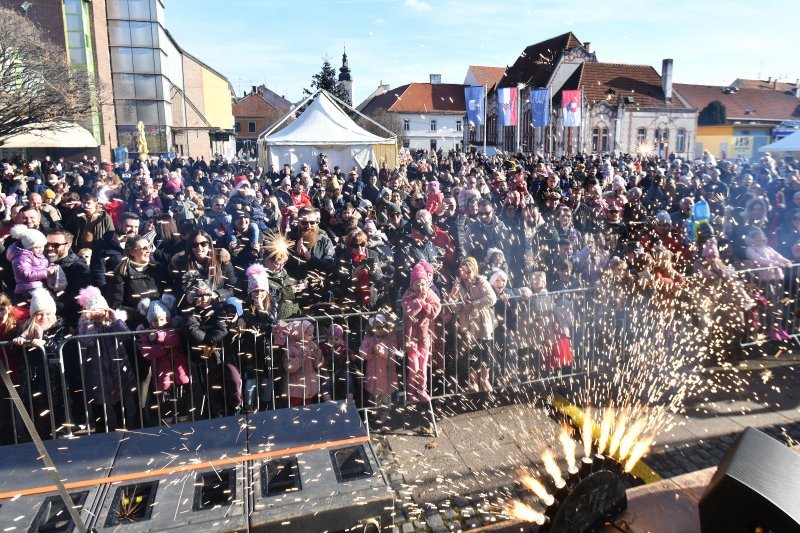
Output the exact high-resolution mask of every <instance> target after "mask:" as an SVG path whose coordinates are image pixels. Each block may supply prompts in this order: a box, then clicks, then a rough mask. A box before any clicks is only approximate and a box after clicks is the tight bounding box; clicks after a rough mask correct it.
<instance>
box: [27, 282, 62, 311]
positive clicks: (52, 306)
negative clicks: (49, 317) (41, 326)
mask: <svg viewBox="0 0 800 533" xmlns="http://www.w3.org/2000/svg"><path fill="white" fill-rule="evenodd" d="M39 311H49V312H50V313H53V314H56V301H55V300H54V299H53V296H52V295H51V294H50V291H48V290H47V289H42V288H39V289H33V290H32V291H31V306H30V314H31V316H33V315H35V314H36V313H38V312H39Z"/></svg>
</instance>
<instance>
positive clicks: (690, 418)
mask: <svg viewBox="0 0 800 533" xmlns="http://www.w3.org/2000/svg"><path fill="white" fill-rule="evenodd" d="M733 372H734V373H735V376H736V379H735V380H734V381H735V382H736V386H735V387H734V386H727V385H725V383H724V379H723V380H722V383H723V384H722V386H720V387H714V388H712V389H711V390H712V391H713V392H709V393H707V394H704V396H703V397H702V398H696V399H694V401H693V403H692V402H690V403H689V404H688V405H687V407H686V410H685V413H683V414H682V415H680V416H678V417H676V419H675V423H674V425H673V426H672V427H669V428H667V429H666V430H665V431H664V432H663V435H662V436H660V437H659V441H658V442H657V443H656V444H655V446H654V449H653V451H652V452H651V454H650V455H649V456H647V457H646V458H645V459H644V462H645V463H646V464H647V465H648V466H649V467H650V468H652V469H653V470H655V471H656V472H657V473H658V474H659V475H661V476H662V477H664V478H669V477H674V476H677V475H679V474H684V473H689V472H694V471H697V470H701V469H704V468H708V467H713V466H716V465H717V464H718V463H719V461H720V459H721V458H722V456H723V454H724V453H725V451H726V450H727V449H728V447H729V446H730V445H731V444H732V443H733V442H734V440H735V439H736V437H737V436H738V434H739V433H741V431H743V430H744V428H745V427H748V426H753V427H757V428H759V429H761V430H762V431H765V432H766V433H768V434H769V435H771V436H773V437H774V438H776V439H777V440H779V441H781V442H785V443H787V444H789V445H796V444H797V443H798V442H800V364H796V363H795V364H792V363H791V362H786V361H777V360H769V359H762V360H758V361H751V362H748V363H745V364H742V365H741V366H740V367H738V368H736V369H735V370H734V371H733ZM568 389H569V388H568ZM562 392H566V395H567V396H569V394H568V391H562ZM543 398H546V389H544V388H543V389H541V390H529V391H527V392H525V393H520V394H518V395H516V396H514V397H503V396H499V395H498V396H493V397H491V398H490V399H488V398H482V399H471V400H470V401H469V402H456V401H446V402H441V403H439V404H437V406H438V407H437V421H438V430H439V434H438V436H434V435H433V431H432V426H431V424H430V419H429V416H428V412H427V411H426V410H425V409H419V408H413V407H412V408H409V409H408V410H402V409H401V410H399V412H395V413H394V416H393V418H392V421H393V422H394V423H393V424H389V425H388V426H384V427H380V428H378V429H377V430H374V431H373V433H372V441H373V444H374V446H375V448H376V451H377V453H378V455H379V458H380V460H381V463H382V465H383V467H384V469H385V473H386V475H387V478H388V480H389V483H390V484H391V486H392V489H393V490H394V491H395V494H396V502H395V512H394V519H395V526H394V531H396V532H398V533H400V532H402V533H413V532H421V531H433V532H444V531H461V530H467V529H475V528H479V527H482V526H485V525H491V524H495V523H497V522H499V521H502V520H503V516H502V514H501V512H502V507H503V502H504V501H506V500H507V499H508V498H509V497H513V498H518V499H521V500H522V501H525V502H526V503H528V504H529V505H531V506H532V507H533V508H537V506H538V505H539V504H538V501H537V499H536V498H535V497H534V496H533V495H532V494H530V493H529V492H527V491H525V490H523V488H522V487H521V486H520V485H519V484H518V483H516V482H515V480H516V477H517V469H518V468H519V467H520V466H525V467H528V468H532V469H533V470H537V469H539V470H541V469H540V466H541V465H539V464H538V457H540V452H541V449H542V447H543V446H547V445H553V443H554V442H557V440H556V434H557V432H558V431H559V429H560V424H561V420H559V418H558V416H557V415H556V414H555V413H554V412H553V410H552V409H549V407H548V406H547V405H546V402H543V401H542V399H543ZM481 402H483V404H481ZM373 429H374V428H373ZM553 449H554V450H557V449H558V447H557V446H553ZM559 462H560V464H562V465H563V461H559ZM540 510H541V509H540Z"/></svg>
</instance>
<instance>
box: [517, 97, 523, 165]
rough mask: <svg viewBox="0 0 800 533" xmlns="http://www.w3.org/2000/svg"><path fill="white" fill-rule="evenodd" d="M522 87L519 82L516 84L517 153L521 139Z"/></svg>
mask: <svg viewBox="0 0 800 533" xmlns="http://www.w3.org/2000/svg"><path fill="white" fill-rule="evenodd" d="M522 87H523V85H522V84H521V83H518V84H517V139H516V140H517V149H516V152H517V153H519V151H520V145H521V139H522V100H521V98H520V97H521V96H522Z"/></svg>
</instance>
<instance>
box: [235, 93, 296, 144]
mask: <svg viewBox="0 0 800 533" xmlns="http://www.w3.org/2000/svg"><path fill="white" fill-rule="evenodd" d="M291 109H292V103H291V102H290V101H289V100H287V99H285V98H284V97H282V96H279V95H278V94H276V93H275V92H273V91H271V90H269V89H268V88H267V87H266V86H265V85H259V86H258V87H256V86H253V88H252V90H251V91H250V92H249V93H247V94H245V95H244V96H242V97H241V98H240V99H238V100H237V101H236V103H234V104H233V117H234V122H235V124H234V130H235V132H236V151H237V153H239V152H241V153H242V155H243V156H244V155H245V153H246V154H248V155H251V156H252V157H254V158H255V157H258V143H257V142H256V141H257V140H258V136H259V135H260V134H261V133H262V132H263V131H264V130H266V129H267V128H268V127H270V126H271V125H272V124H273V123H275V122H276V121H278V120H280V119H281V118H283V117H284V116H286V114H287V113H288V112H289V111H290V110H291Z"/></svg>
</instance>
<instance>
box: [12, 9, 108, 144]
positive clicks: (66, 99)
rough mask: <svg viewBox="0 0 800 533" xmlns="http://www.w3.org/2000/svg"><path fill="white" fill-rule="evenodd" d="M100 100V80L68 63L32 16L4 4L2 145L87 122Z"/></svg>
mask: <svg viewBox="0 0 800 533" xmlns="http://www.w3.org/2000/svg"><path fill="white" fill-rule="evenodd" d="M101 100H102V98H101V90H100V88H99V87H98V86H97V85H96V84H95V81H94V80H93V79H91V77H90V75H89V73H88V72H87V71H86V70H85V69H84V68H80V67H76V66H70V65H69V64H68V63H67V55H66V53H65V50H64V49H63V48H59V47H57V46H56V45H54V44H52V43H50V42H49V41H48V40H46V39H45V37H44V36H43V35H42V32H41V31H40V30H39V28H37V27H36V26H35V25H34V24H33V23H32V22H31V21H30V20H28V19H27V18H25V17H23V16H20V15H18V14H17V13H15V12H14V11H12V10H10V9H4V8H0V146H2V145H3V141H4V140H5V139H7V138H9V137H11V136H13V135H18V134H21V133H25V132H27V131H30V130H32V129H44V130H47V129H50V130H56V131H58V130H59V129H60V128H59V126H58V124H59V123H62V124H63V123H64V122H84V121H86V120H88V119H89V118H90V117H91V114H92V111H93V110H95V109H99V107H98V106H99V105H100V104H101Z"/></svg>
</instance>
